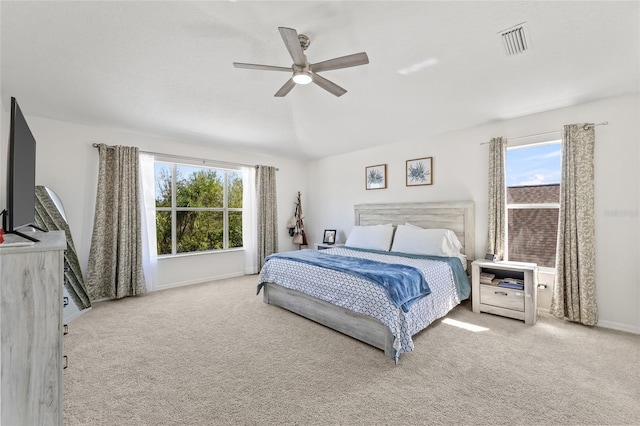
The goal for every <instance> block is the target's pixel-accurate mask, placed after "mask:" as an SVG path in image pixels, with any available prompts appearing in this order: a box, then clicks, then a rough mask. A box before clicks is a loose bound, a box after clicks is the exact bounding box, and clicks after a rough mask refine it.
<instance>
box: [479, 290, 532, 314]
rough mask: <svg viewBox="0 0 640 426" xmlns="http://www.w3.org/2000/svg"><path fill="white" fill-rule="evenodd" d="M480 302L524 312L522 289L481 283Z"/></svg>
mask: <svg viewBox="0 0 640 426" xmlns="http://www.w3.org/2000/svg"><path fill="white" fill-rule="evenodd" d="M480 303H482V304H483V305H491V306H498V307H500V308H505V309H513V310H514V311H521V312H524V291H522V290H512V289H509V288H502V287H497V286H493V285H481V286H480Z"/></svg>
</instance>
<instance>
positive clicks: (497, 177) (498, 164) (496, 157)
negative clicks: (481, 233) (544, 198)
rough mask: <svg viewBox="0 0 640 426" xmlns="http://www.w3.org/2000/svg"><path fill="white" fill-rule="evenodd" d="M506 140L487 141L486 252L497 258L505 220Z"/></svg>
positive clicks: (500, 257) (501, 242)
mask: <svg viewBox="0 0 640 426" xmlns="http://www.w3.org/2000/svg"><path fill="white" fill-rule="evenodd" d="M506 150H507V140H506V139H504V138H492V139H491V141H490V142H489V235H488V237H487V253H493V254H495V255H496V256H497V259H502V258H503V257H504V233H505V220H506V215H507V211H506V204H507V200H506V198H507V195H506V194H507V188H506V184H505V171H504V159H505V153H506Z"/></svg>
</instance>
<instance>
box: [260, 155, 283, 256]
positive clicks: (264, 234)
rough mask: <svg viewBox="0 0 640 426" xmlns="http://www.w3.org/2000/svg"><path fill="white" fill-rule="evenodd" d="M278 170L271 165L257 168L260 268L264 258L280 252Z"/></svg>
mask: <svg viewBox="0 0 640 426" xmlns="http://www.w3.org/2000/svg"><path fill="white" fill-rule="evenodd" d="M276 172H277V169H276V168H275V167H271V166H258V167H257V168H256V196H257V198H258V202H257V205H258V209H257V210H258V229H257V231H258V236H257V237H258V248H257V254H258V259H257V260H258V268H262V265H264V258H265V257H267V256H269V255H270V254H273V253H277V252H278V205H277V198H276Z"/></svg>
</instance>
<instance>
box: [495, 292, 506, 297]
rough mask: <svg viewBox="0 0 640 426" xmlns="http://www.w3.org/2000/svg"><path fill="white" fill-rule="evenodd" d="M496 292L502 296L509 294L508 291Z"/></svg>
mask: <svg viewBox="0 0 640 426" xmlns="http://www.w3.org/2000/svg"><path fill="white" fill-rule="evenodd" d="M496 294H499V295H501V296H508V295H509V293H507V292H506V291H496Z"/></svg>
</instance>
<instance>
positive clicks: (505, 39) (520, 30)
mask: <svg viewBox="0 0 640 426" xmlns="http://www.w3.org/2000/svg"><path fill="white" fill-rule="evenodd" d="M498 34H500V38H502V44H503V45H504V49H505V51H506V52H507V56H512V55H517V54H519V53H524V52H526V51H527V50H529V49H531V42H530V41H529V36H528V34H527V27H526V22H523V23H521V24H518V25H516V26H514V27H511V28H507V29H506V30H502V31H500V32H499V33H498Z"/></svg>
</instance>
